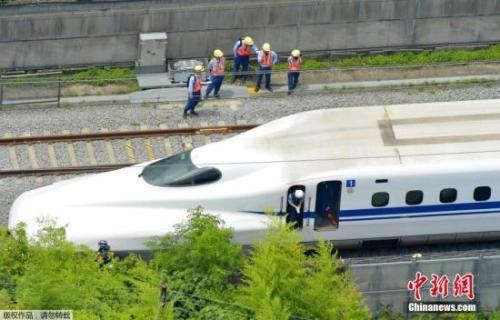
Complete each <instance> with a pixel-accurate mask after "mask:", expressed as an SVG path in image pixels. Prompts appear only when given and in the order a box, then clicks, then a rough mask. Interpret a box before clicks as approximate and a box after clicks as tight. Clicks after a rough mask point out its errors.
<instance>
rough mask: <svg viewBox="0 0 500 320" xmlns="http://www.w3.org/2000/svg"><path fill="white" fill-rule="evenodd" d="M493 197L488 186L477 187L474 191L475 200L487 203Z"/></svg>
mask: <svg viewBox="0 0 500 320" xmlns="http://www.w3.org/2000/svg"><path fill="white" fill-rule="evenodd" d="M490 197H491V188H490V187H488V186H482V187H477V188H476V189H474V200H476V201H486V200H489V199H490Z"/></svg>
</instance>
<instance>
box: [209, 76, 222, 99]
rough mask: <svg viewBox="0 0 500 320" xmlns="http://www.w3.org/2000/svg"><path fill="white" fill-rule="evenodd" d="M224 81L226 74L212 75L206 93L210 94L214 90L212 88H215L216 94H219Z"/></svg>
mask: <svg viewBox="0 0 500 320" xmlns="http://www.w3.org/2000/svg"><path fill="white" fill-rule="evenodd" d="M223 81H224V76H211V77H210V83H209V84H208V87H207V91H205V94H206V95H209V94H210V93H211V92H212V90H214V94H215V95H218V94H219V90H220V87H221V86H222V82H223Z"/></svg>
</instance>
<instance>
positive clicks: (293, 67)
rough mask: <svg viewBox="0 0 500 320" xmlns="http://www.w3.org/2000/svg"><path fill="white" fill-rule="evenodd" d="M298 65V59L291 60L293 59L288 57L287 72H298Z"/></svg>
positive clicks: (299, 62)
mask: <svg viewBox="0 0 500 320" xmlns="http://www.w3.org/2000/svg"><path fill="white" fill-rule="evenodd" d="M300 64H301V60H300V58H297V59H295V58H293V57H290V58H289V59H288V70H289V71H300V67H301V66H300Z"/></svg>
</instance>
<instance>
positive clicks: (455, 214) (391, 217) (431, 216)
mask: <svg viewBox="0 0 500 320" xmlns="http://www.w3.org/2000/svg"><path fill="white" fill-rule="evenodd" d="M492 213H500V211H466V212H454V213H436V214H414V215H397V216H386V217H384V216H381V215H379V216H377V217H361V218H352V219H351V218H349V219H345V218H343V217H342V213H341V214H340V221H342V222H349V221H365V220H388V219H405V218H434V217H442V216H463V215H473V214H492Z"/></svg>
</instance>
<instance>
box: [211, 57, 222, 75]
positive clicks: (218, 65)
mask: <svg viewBox="0 0 500 320" xmlns="http://www.w3.org/2000/svg"><path fill="white" fill-rule="evenodd" d="M224 63H225V59H224V58H220V60H217V59H215V58H214V59H213V60H212V66H213V68H212V71H211V74H212V75H217V74H223V73H224Z"/></svg>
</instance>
